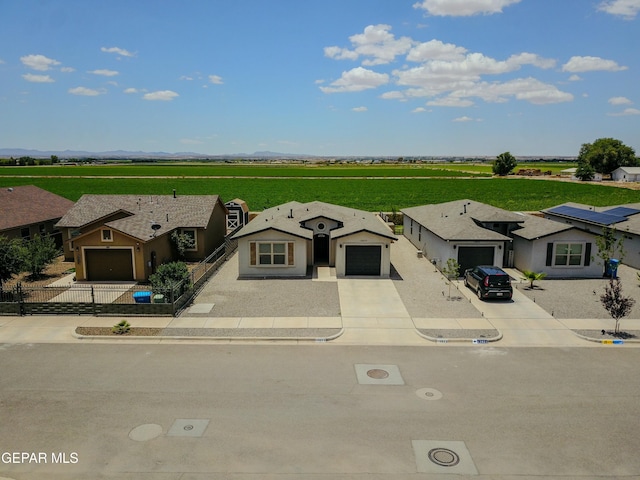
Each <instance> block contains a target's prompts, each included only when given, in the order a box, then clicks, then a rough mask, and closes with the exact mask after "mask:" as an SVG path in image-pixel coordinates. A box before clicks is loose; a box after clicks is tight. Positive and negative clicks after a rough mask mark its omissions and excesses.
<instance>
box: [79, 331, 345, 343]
mask: <svg viewBox="0 0 640 480" xmlns="http://www.w3.org/2000/svg"><path fill="white" fill-rule="evenodd" d="M342 334H344V328H342V329H341V330H340V331H339V332H338V333H336V334H334V335H331V336H329V337H203V336H200V337H199V336H170V335H156V336H144V335H131V336H125V335H119V336H117V337H115V336H110V335H81V334H79V333H76V331H75V330H74V331H73V333H72V335H73V336H74V337H75V338H77V339H78V340H113V341H121V340H124V341H133V340H142V341H157V342H158V343H162V342H163V341H167V340H178V341H182V340H196V341H202V342H205V341H215V342H222V341H227V342H233V341H243V342H258V341H262V342H282V341H290V342H296V343H299V342H312V343H326V342H330V341H331V340H335V339H336V338H338V337H340V336H341V335H342Z"/></svg>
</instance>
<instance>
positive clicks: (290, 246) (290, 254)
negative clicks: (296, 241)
mask: <svg viewBox="0 0 640 480" xmlns="http://www.w3.org/2000/svg"><path fill="white" fill-rule="evenodd" d="M287 265H293V242H289V243H288V244H287Z"/></svg>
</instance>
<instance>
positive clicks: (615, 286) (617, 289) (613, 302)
mask: <svg viewBox="0 0 640 480" xmlns="http://www.w3.org/2000/svg"><path fill="white" fill-rule="evenodd" d="M600 303H602V306H603V307H604V308H605V310H606V311H607V312H609V315H611V318H613V319H614V320H615V321H616V328H615V332H614V333H616V334H618V333H620V319H622V318H624V317H626V316H627V315H629V313H630V312H631V308H632V307H633V305H634V304H635V303H636V301H635V300H634V299H633V298H631V297H625V296H624V295H622V286H621V284H620V279H619V278H612V279H610V280H609V285H607V286H606V287H605V288H604V294H602V295H600Z"/></svg>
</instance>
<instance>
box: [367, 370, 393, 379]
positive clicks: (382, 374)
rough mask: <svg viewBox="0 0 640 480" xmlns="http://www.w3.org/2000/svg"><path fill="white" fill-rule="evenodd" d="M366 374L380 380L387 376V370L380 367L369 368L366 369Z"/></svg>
mask: <svg viewBox="0 0 640 480" xmlns="http://www.w3.org/2000/svg"><path fill="white" fill-rule="evenodd" d="M367 376H368V377H371V378H375V379H376V380H382V379H383V378H388V377H389V372H387V371H386V370H382V369H380V368H372V369H371V370H368V371H367Z"/></svg>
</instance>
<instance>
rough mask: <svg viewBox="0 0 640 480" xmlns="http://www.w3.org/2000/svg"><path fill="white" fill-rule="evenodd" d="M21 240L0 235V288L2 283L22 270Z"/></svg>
mask: <svg viewBox="0 0 640 480" xmlns="http://www.w3.org/2000/svg"><path fill="white" fill-rule="evenodd" d="M21 248H22V241H21V240H19V239H16V238H14V239H8V238H7V237H3V236H0V289H1V288H2V284H3V283H4V282H6V281H7V280H10V279H11V277H13V276H14V275H17V274H19V273H20V272H22V267H23V262H22V255H21V252H22V250H21Z"/></svg>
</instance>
